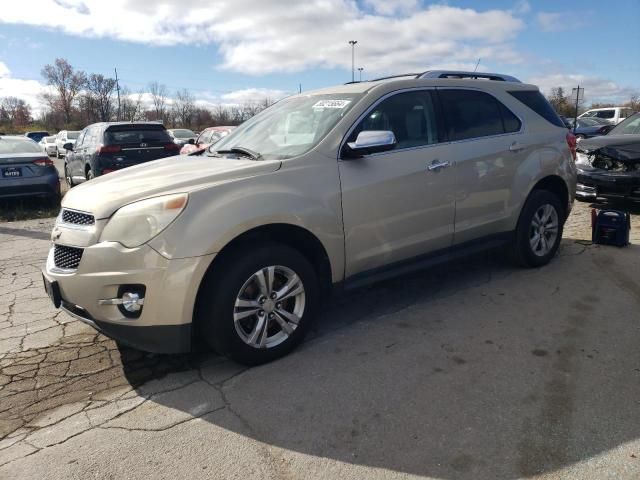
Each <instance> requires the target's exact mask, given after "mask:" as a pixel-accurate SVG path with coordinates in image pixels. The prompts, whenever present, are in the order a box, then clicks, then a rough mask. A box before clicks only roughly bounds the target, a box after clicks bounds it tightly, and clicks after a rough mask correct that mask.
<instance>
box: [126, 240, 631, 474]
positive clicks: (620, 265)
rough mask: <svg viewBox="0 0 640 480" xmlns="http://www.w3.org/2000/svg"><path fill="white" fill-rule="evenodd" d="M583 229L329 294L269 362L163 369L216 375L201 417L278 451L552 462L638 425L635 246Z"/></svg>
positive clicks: (206, 360)
mask: <svg viewBox="0 0 640 480" xmlns="http://www.w3.org/2000/svg"><path fill="white" fill-rule="evenodd" d="M583 243H584V242H582V243H578V242H576V241H573V240H571V239H569V240H565V241H563V247H562V249H561V253H560V256H559V258H557V259H556V260H555V261H554V262H552V264H550V265H549V266H547V267H545V268H542V269H536V270H518V269H515V268H513V267H511V266H510V265H508V264H506V263H505V262H504V261H503V260H501V259H500V256H499V255H495V254H488V255H483V256H478V257H474V258H472V259H468V260H465V261H462V262H459V263H456V264H453V265H447V266H443V267H440V268H436V269H432V270H429V271H427V272H424V273H420V274H415V275H411V276H404V277H401V278H398V279H395V280H393V281H388V282H385V283H381V284H378V285H375V286H373V287H371V288H368V289H362V290H358V291H355V292H352V293H350V294H347V295H345V296H342V297H340V298H336V299H334V300H333V301H332V302H331V304H330V305H329V306H328V307H327V309H326V310H325V311H323V312H322V314H321V315H320V319H319V322H318V325H317V328H316V330H315V331H314V333H313V334H312V335H311V336H310V338H309V339H308V340H307V341H306V342H305V344H304V345H303V346H302V347H301V348H299V349H298V350H297V351H295V352H294V353H293V354H291V355H289V356H288V357H286V358H284V359H281V360H279V361H276V362H273V363H271V364H268V365H264V366H261V367H256V368H252V369H246V370H243V369H241V368H240V367H237V372H236V373H234V374H233V375H231V374H229V375H226V377H225V376H223V375H222V373H223V372H222V370H225V371H227V369H228V368H229V366H228V363H225V362H221V363H219V364H217V363H216V361H214V362H213V364H211V359H212V356H211V355H206V354H204V355H193V356H186V357H178V358H181V360H177V365H173V366H172V367H170V368H165V369H164V370H162V369H161V370H162V371H163V372H164V373H166V372H167V371H175V370H182V369H185V370H189V371H191V372H193V371H194V370H195V371H198V370H199V374H200V376H201V378H203V379H207V378H209V377H216V375H217V374H218V373H220V375H221V376H220V380H211V381H210V383H211V384H212V385H214V386H215V387H216V388H217V389H218V390H219V392H221V394H222V396H223V397H224V400H225V408H224V409H223V410H226V414H222V412H215V413H212V414H210V415H205V416H203V417H202V418H204V419H205V420H207V421H208V422H211V423H214V424H215V425H217V426H219V427H223V428H225V429H227V430H230V431H234V432H236V433H238V434H240V435H244V436H247V437H250V438H253V439H256V440H258V441H260V442H264V443H265V444H268V445H272V446H276V447H280V448H283V449H287V450H290V451H294V452H299V453H303V454H307V455H312V456H314V457H324V458H328V459H332V460H338V461H341V462H346V463H350V464H355V465H364V466H371V467H378V468H384V469H388V470H392V471H398V472H406V473H412V474H418V475H429V476H433V477H437V478H444V479H459V478H469V479H472V478H473V479H475V478H499V479H507V478H515V477H520V476H530V475H534V474H536V473H542V472H549V471H554V470H557V469H559V468H561V467H563V466H567V465H570V464H573V463H575V462H580V461H582V460H586V459H590V458H592V457H594V456H596V455H598V454H601V453H603V452H607V451H609V450H611V449H614V448H616V447H618V446H620V445H622V444H624V443H626V442H629V441H631V440H636V439H637V438H638V437H639V435H640V409H639V408H638V403H637V401H638V400H637V399H638V398H640V354H639V350H638V344H639V340H640V331H639V330H638V323H637V319H638V316H637V311H638V307H640V289H639V288H638V282H637V280H638V275H637V271H638V270H637V268H638V267H640V263H639V262H638V258H640V248H639V247H638V246H630V247H628V248H625V249H616V248H615V247H599V246H589V245H584V244H583ZM587 243H588V242H587ZM126 355H132V356H133V357H132V359H128V358H127V357H126ZM161 358H165V360H163V361H167V362H169V363H171V362H176V357H161ZM139 361H140V358H137V359H136V355H135V354H133V353H127V352H126V351H125V352H123V358H122V362H123V367H124V372H125V375H126V377H127V379H128V380H129V381H130V382H132V383H134V384H139V383H140V378H139V376H140V375H142V378H147V379H148V378H151V377H153V376H155V375H147V374H146V373H144V364H139V363H138V364H136V363H135V362H139ZM205 364H208V366H207V367H206V371H205V367H204V365H205ZM141 365H142V371H143V373H142V374H141V373H140V372H141V368H140V366H141ZM156 368H157V367H156ZM152 372H153V369H152V368H151V370H150V371H149V372H147V373H152ZM154 401H157V402H158V403H160V404H163V405H165V406H168V407H171V408H175V409H180V410H182V411H188V412H191V411H192V410H193V409H196V408H197V405H195V403H194V402H199V401H201V399H197V400H196V399H194V400H193V401H191V400H190V399H189V398H182V397H180V398H179V400H176V396H175V395H172V396H166V397H158V399H154ZM192 403H194V404H193V405H192ZM229 413H231V414H232V415H230V414H229ZM629 461H631V462H633V461H636V462H637V461H638V460H636V459H633V458H629ZM636 468H637V466H636Z"/></svg>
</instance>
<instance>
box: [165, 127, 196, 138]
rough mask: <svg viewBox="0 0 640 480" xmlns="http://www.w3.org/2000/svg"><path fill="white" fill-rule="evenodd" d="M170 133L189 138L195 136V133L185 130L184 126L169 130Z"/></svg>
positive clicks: (177, 136)
mask: <svg viewBox="0 0 640 480" xmlns="http://www.w3.org/2000/svg"><path fill="white" fill-rule="evenodd" d="M171 133H173V136H174V137H176V138H191V137H195V136H196V134H195V133H193V132H192V131H191V130H187V129H186V128H181V129H178V130H171Z"/></svg>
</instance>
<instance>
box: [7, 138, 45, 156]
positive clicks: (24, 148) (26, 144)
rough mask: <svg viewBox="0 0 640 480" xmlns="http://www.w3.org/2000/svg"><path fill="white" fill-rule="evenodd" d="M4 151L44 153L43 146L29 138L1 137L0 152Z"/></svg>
mask: <svg viewBox="0 0 640 480" xmlns="http://www.w3.org/2000/svg"><path fill="white" fill-rule="evenodd" d="M3 153H42V148H40V146H39V145H38V144H37V143H34V142H32V141H31V140H28V139H24V140H23V139H22V138H10V137H0V154H3Z"/></svg>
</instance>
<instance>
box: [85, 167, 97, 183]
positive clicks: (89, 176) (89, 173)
mask: <svg viewBox="0 0 640 480" xmlns="http://www.w3.org/2000/svg"><path fill="white" fill-rule="evenodd" d="M85 178H86V179H87V181H88V180H91V179H93V178H96V177H95V175H94V174H93V170H91V168H87V173H85Z"/></svg>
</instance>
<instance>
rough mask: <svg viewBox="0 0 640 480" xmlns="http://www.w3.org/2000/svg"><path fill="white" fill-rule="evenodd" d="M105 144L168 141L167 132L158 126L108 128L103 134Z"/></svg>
mask: <svg viewBox="0 0 640 480" xmlns="http://www.w3.org/2000/svg"><path fill="white" fill-rule="evenodd" d="M104 140H105V145H119V144H125V143H170V142H171V139H170V138H169V134H168V133H167V131H166V130H164V129H158V128H144V127H142V128H135V129H134V128H131V127H128V128H118V127H116V128H113V127H111V128H109V129H108V130H107V131H106V132H105V134H104Z"/></svg>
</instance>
